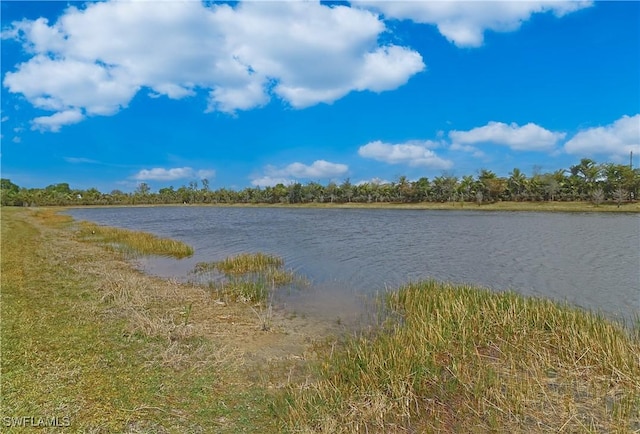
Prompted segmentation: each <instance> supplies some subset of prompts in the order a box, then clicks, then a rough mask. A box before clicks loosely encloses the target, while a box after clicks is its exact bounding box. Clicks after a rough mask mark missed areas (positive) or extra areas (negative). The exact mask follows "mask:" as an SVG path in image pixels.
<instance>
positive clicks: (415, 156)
mask: <svg viewBox="0 0 640 434" xmlns="http://www.w3.org/2000/svg"><path fill="white" fill-rule="evenodd" d="M438 146H439V144H438V143H436V142H432V141H430V140H427V141H424V142H416V141H412V142H407V143H401V144H390V143H384V142H381V141H380V140H376V141H374V142H370V143H367V144H366V145H364V146H361V147H360V148H359V149H358V155H360V156H361V157H364V158H371V159H373V160H376V161H382V162H384V163H388V164H406V165H409V166H412V167H418V166H422V167H429V168H433V169H449V168H451V166H453V163H452V162H451V161H449V160H446V159H443V158H441V157H439V156H438V155H437V154H436V153H435V152H433V151H432V150H431V149H429V148H434V147H438Z"/></svg>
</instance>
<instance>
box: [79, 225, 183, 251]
mask: <svg viewBox="0 0 640 434" xmlns="http://www.w3.org/2000/svg"><path fill="white" fill-rule="evenodd" d="M78 234H79V236H80V238H81V239H83V240H86V241H90V242H95V243H100V244H103V245H105V246H107V247H108V248H111V249H114V250H118V251H123V252H125V253H128V254H131V255H158V256H168V257H173V258H176V259H182V258H187V257H189V256H192V255H193V247H191V246H189V245H187V244H185V243H183V242H181V241H177V240H172V239H169V238H160V237H157V236H155V235H153V234H150V233H147V232H139V231H130V230H127V229H120V228H113V227H108V226H100V225H97V224H95V223H91V222H81V223H80V228H79V232H78Z"/></svg>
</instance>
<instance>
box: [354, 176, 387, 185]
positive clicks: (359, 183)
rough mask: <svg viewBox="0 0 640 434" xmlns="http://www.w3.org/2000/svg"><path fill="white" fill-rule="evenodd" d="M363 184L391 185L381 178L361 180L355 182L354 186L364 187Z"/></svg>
mask: <svg viewBox="0 0 640 434" xmlns="http://www.w3.org/2000/svg"><path fill="white" fill-rule="evenodd" d="M364 184H373V185H383V184H391V181H387V180H386V179H382V178H377V177H376V178H371V179H369V180H366V179H363V180H362V181H358V182H356V185H364Z"/></svg>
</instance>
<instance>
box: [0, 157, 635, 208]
mask: <svg viewBox="0 0 640 434" xmlns="http://www.w3.org/2000/svg"><path fill="white" fill-rule="evenodd" d="M639 190H640V169H633V168H632V167H631V165H623V164H614V163H602V164H598V163H596V162H595V161H594V160H592V159H589V158H583V159H582V160H580V163H579V164H576V165H574V166H571V167H570V168H569V169H560V170H557V171H555V172H551V173H538V171H536V172H535V173H534V174H533V175H532V176H530V177H527V176H526V175H525V174H524V173H523V172H522V171H521V170H519V169H517V168H515V169H513V170H512V171H511V172H510V173H509V176H508V177H500V176H497V175H496V174H495V173H494V172H492V171H491V170H487V169H482V170H480V171H479V173H478V174H477V176H475V177H474V176H472V175H466V176H462V177H461V178H458V177H456V176H453V175H451V174H448V173H443V174H442V175H440V176H436V177H434V178H433V179H428V178H426V177H423V178H420V179H418V180H417V181H410V180H409V179H407V177H406V176H400V177H399V178H398V179H397V180H396V181H394V182H390V183H382V182H363V183H358V184H352V183H351V181H350V180H349V179H348V178H347V179H345V180H344V181H343V182H341V183H339V184H338V183H335V182H329V183H328V184H326V185H322V184H320V183H317V182H309V183H306V184H301V183H297V182H295V183H291V184H288V185H284V184H277V185H275V186H272V187H263V188H261V187H247V188H245V189H242V190H232V189H227V188H219V189H217V190H212V189H211V188H210V187H209V181H208V180H207V179H202V180H200V182H198V181H191V182H190V183H189V185H188V186H184V185H183V186H181V187H180V188H178V189H175V188H174V187H173V186H171V187H165V188H160V189H159V190H158V191H157V192H152V191H151V188H150V187H149V185H148V184H146V183H144V182H143V183H140V184H139V185H138V187H137V188H136V190H135V191H134V192H131V193H125V192H122V191H120V190H113V191H111V192H110V193H102V192H100V191H98V190H97V189H95V188H90V189H88V190H77V189H72V188H71V187H70V186H69V184H68V183H59V184H52V185H49V186H48V187H46V188H23V187H19V186H18V185H16V184H14V183H12V182H11V180H9V179H5V178H2V180H1V185H0V198H1V204H2V205H3V206H43V205H55V206H68V205H138V204H237V203H246V204H280V203H281V204H304V203H348V202H355V203H376V202H379V203H385V202H386V203H418V202H475V203H478V204H482V203H493V202H497V201H517V202H522V201H532V202H535V201H591V202H593V203H595V204H596V205H598V204H600V203H603V202H613V203H617V204H618V206H620V205H621V204H622V203H625V202H632V201H636V200H637V197H638V192H639Z"/></svg>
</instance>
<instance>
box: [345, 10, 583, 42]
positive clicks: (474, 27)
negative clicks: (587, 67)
mask: <svg viewBox="0 0 640 434" xmlns="http://www.w3.org/2000/svg"><path fill="white" fill-rule="evenodd" d="M352 4H355V5H357V6H360V7H366V8H368V9H372V10H375V11H378V12H380V13H382V14H384V16H385V17H386V18H395V19H401V20H405V19H406V20H412V21H415V22H417V23H423V24H432V25H435V26H436V27H437V28H438V31H439V32H440V33H441V34H442V35H443V36H444V37H446V38H447V39H448V40H449V41H451V42H453V43H454V44H456V45H457V46H460V47H478V46H480V45H482V43H483V41H484V32H485V31H486V30H493V31H496V32H508V31H513V30H517V29H518V28H520V25H521V24H522V23H523V22H525V21H527V20H528V19H529V18H530V17H531V15H533V14H535V13H545V12H551V13H553V14H554V15H556V16H558V17H562V16H563V15H566V14H568V13H571V12H574V11H577V10H579V9H582V8H585V7H589V6H591V5H592V4H593V2H591V1H557V0H544V1H510V2H504V1H495V2H494V1H491V2H479V1H465V2H461V1H402V2H399V1H377V0H365V1H355V2H352Z"/></svg>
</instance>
